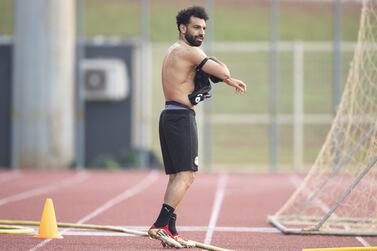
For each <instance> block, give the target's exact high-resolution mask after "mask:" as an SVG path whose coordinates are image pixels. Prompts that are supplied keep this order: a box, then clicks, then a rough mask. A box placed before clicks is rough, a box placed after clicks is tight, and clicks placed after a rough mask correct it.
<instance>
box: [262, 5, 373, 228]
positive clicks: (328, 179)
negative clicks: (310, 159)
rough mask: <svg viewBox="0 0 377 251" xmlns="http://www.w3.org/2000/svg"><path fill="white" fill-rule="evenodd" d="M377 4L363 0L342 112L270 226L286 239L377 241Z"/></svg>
mask: <svg viewBox="0 0 377 251" xmlns="http://www.w3.org/2000/svg"><path fill="white" fill-rule="evenodd" d="M376 162H377V0H364V1H363V7H362V14H361V21H360V29H359V34H358V42H357V46H356V49H355V54H354V58H353V61H352V64H351V67H350V71H349V74H348V78H347V83H346V86H345V89H344V92H343V95H342V100H341V102H340V105H339V108H338V112H337V114H336V116H335V119H334V121H333V123H332V126H331V129H330V131H329V133H328V135H327V138H326V140H325V142H324V144H323V146H322V149H321V151H320V153H319V155H318V157H317V159H316V161H315V163H314V165H313V167H312V169H311V170H310V172H309V173H308V175H307V176H306V178H305V179H304V181H303V183H302V184H301V185H300V187H298V189H297V190H296V191H295V193H294V194H293V195H292V196H291V198H290V199H289V200H288V201H287V202H286V203H285V205H284V206H283V207H282V208H281V209H280V210H279V211H278V212H277V213H276V214H275V215H273V216H270V217H269V222H270V223H272V224H273V225H274V226H276V227H277V228H279V229H280V230H281V231H282V232H284V233H296V234H333V235H377V164H376Z"/></svg>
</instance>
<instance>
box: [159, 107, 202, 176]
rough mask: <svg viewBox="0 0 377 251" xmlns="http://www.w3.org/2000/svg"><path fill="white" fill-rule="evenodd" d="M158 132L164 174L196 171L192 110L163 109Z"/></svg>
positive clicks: (196, 140) (195, 131)
mask: <svg viewBox="0 0 377 251" xmlns="http://www.w3.org/2000/svg"><path fill="white" fill-rule="evenodd" d="M159 133H160V145H161V151H162V157H163V160H164V166H165V173H166V174H175V173H179V172H182V171H194V172H196V171H198V133H197V128H196V121H195V112H194V111H193V110H191V109H182V110H163V111H162V112H161V115H160V124H159Z"/></svg>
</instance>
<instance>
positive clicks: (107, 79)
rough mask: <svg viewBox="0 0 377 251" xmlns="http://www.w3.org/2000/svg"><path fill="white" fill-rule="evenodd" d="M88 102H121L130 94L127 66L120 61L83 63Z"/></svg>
mask: <svg viewBox="0 0 377 251" xmlns="http://www.w3.org/2000/svg"><path fill="white" fill-rule="evenodd" d="M82 70H83V78H84V94H85V99H86V100H93V101H120V100H124V99H125V98H127V96H128V95H129V92H130V87H129V81H128V71H127V66H126V64H125V63H124V62H123V61H122V60H120V59H85V60H84V61H83V63H82Z"/></svg>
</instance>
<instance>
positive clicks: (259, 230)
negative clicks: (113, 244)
mask: <svg viewBox="0 0 377 251" xmlns="http://www.w3.org/2000/svg"><path fill="white" fill-rule="evenodd" d="M124 227H125V228H127V229H131V230H137V231H145V230H146V229H148V227H149V226H124ZM213 230H214V231H215V232H227V233H280V231H279V230H277V229H276V228H272V227H215V228H214V229H213ZM179 231H180V232H206V231H208V227H206V226H186V227H180V228H179ZM64 235H74V236H99V237H101V236H104V237H117V236H121V237H122V236H130V237H137V235H133V234H127V233H120V232H111V231H85V230H77V229H76V230H71V231H69V232H67V233H65V234H64Z"/></svg>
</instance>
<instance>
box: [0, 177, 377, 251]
mask: <svg viewBox="0 0 377 251" xmlns="http://www.w3.org/2000/svg"><path fill="white" fill-rule="evenodd" d="M292 177H293V178H294V179H293V178H292ZM298 178H299V179H302V177H298V176H297V175H295V174H264V173H246V172H242V173H205V172H200V173H198V174H197V178H196V180H195V182H194V183H193V185H192V186H191V188H190V189H189V191H188V192H187V194H186V196H185V198H184V200H183V201H182V203H181V206H180V208H179V209H178V226H179V227H178V230H179V231H180V232H181V233H183V235H184V236H186V237H187V238H189V239H194V240H196V241H199V242H207V243H210V244H212V245H216V246H220V247H224V248H229V249H234V250H255V251H297V250H301V249H302V248H315V247H342V246H343V247H345V246H363V245H367V244H369V245H377V238H371V237H365V238H355V237H333V236H297V235H289V236H288V235H284V234H281V233H280V232H278V231H277V230H276V229H275V228H273V227H272V226H271V225H269V224H268V223H267V221H266V219H267V216H268V215H270V214H273V213H274V212H276V210H278V209H279V208H280V206H281V205H282V204H283V203H284V202H285V201H286V200H287V199H288V198H289V196H290V195H291V194H292V193H293V191H294V190H295V188H296V187H295V186H296V185H297V184H295V182H293V181H292V180H297V179H298ZM166 183H167V176H165V175H164V174H163V173H162V172H147V171H144V172H138V171H118V172H104V171H91V172H89V171H85V172H80V173H76V172H69V171H65V172H64V171H62V172H7V171H0V219H10V220H39V219H40V217H41V212H42V209H43V204H44V201H45V199H46V198H52V199H53V202H54V205H55V212H56V215H57V220H58V221H59V222H70V223H87V224H99V225H116V226H125V227H128V228H132V229H138V230H146V229H147V228H148V227H149V226H150V225H151V224H152V223H153V222H154V220H155V217H156V216H157V213H158V212H159V210H160V206H161V203H162V199H163V193H164V190H165V186H166ZM60 233H62V234H63V236H64V239H62V240H52V241H51V240H45V241H43V240H38V239H34V238H33V237H32V236H31V235H10V234H2V235H0V249H1V250H33V251H34V250H41V251H42V250H164V249H163V248H162V247H161V246H160V244H159V242H158V241H156V240H151V239H149V238H146V237H134V236H128V235H125V234H122V233H111V232H100V231H94V230H85V231H82V230H67V229H60Z"/></svg>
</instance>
